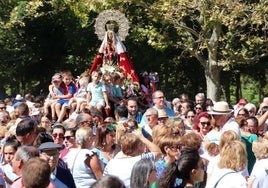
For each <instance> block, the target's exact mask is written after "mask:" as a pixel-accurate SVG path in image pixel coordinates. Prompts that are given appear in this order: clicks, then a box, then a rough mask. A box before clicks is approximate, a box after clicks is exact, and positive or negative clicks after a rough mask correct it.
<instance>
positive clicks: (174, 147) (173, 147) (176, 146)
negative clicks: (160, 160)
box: [170, 144, 182, 150]
mask: <svg viewBox="0 0 268 188" xmlns="http://www.w3.org/2000/svg"><path fill="white" fill-rule="evenodd" d="M170 148H171V149H179V150H181V148H182V145H181V144H178V145H175V146H171V147H170Z"/></svg>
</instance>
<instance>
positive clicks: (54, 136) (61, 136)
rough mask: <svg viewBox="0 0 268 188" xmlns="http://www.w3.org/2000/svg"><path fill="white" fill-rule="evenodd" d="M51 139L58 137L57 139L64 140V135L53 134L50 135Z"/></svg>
mask: <svg viewBox="0 0 268 188" xmlns="http://www.w3.org/2000/svg"><path fill="white" fill-rule="evenodd" d="M52 137H53V138H57V137H59V138H62V139H63V138H64V134H63V133H60V134H57V133H54V134H52Z"/></svg>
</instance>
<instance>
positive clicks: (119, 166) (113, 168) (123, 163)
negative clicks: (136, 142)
mask: <svg viewBox="0 0 268 188" xmlns="http://www.w3.org/2000/svg"><path fill="white" fill-rule="evenodd" d="M144 158H147V159H148V158H149V159H152V160H155V155H154V153H146V154H144V155H138V156H136V157H124V156H118V157H115V158H114V159H112V160H110V161H109V162H108V164H107V165H106V167H105V169H104V172H103V176H106V175H114V176H117V177H118V178H119V179H121V180H122V181H123V182H124V184H125V186H126V188H130V176H131V171H132V168H133V166H134V164H135V163H136V162H138V161H139V160H140V159H144Z"/></svg>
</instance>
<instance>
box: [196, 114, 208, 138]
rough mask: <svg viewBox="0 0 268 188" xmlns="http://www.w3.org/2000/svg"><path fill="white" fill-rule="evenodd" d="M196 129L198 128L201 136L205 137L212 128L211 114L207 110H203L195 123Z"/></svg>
mask: <svg viewBox="0 0 268 188" xmlns="http://www.w3.org/2000/svg"><path fill="white" fill-rule="evenodd" d="M194 130H196V131H197V132H198V133H199V135H200V137H201V138H202V139H204V137H205V136H206V134H207V133H208V132H209V131H210V130H211V116H210V115H209V114H208V113H207V112H201V113H200V114H199V115H198V116H197V118H196V120H195V124H194Z"/></svg>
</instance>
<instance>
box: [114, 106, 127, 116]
mask: <svg viewBox="0 0 268 188" xmlns="http://www.w3.org/2000/svg"><path fill="white" fill-rule="evenodd" d="M116 113H117V114H118V115H119V116H120V117H126V118H127V116H128V111H127V107H126V106H122V105H119V106H117V107H116Z"/></svg>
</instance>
